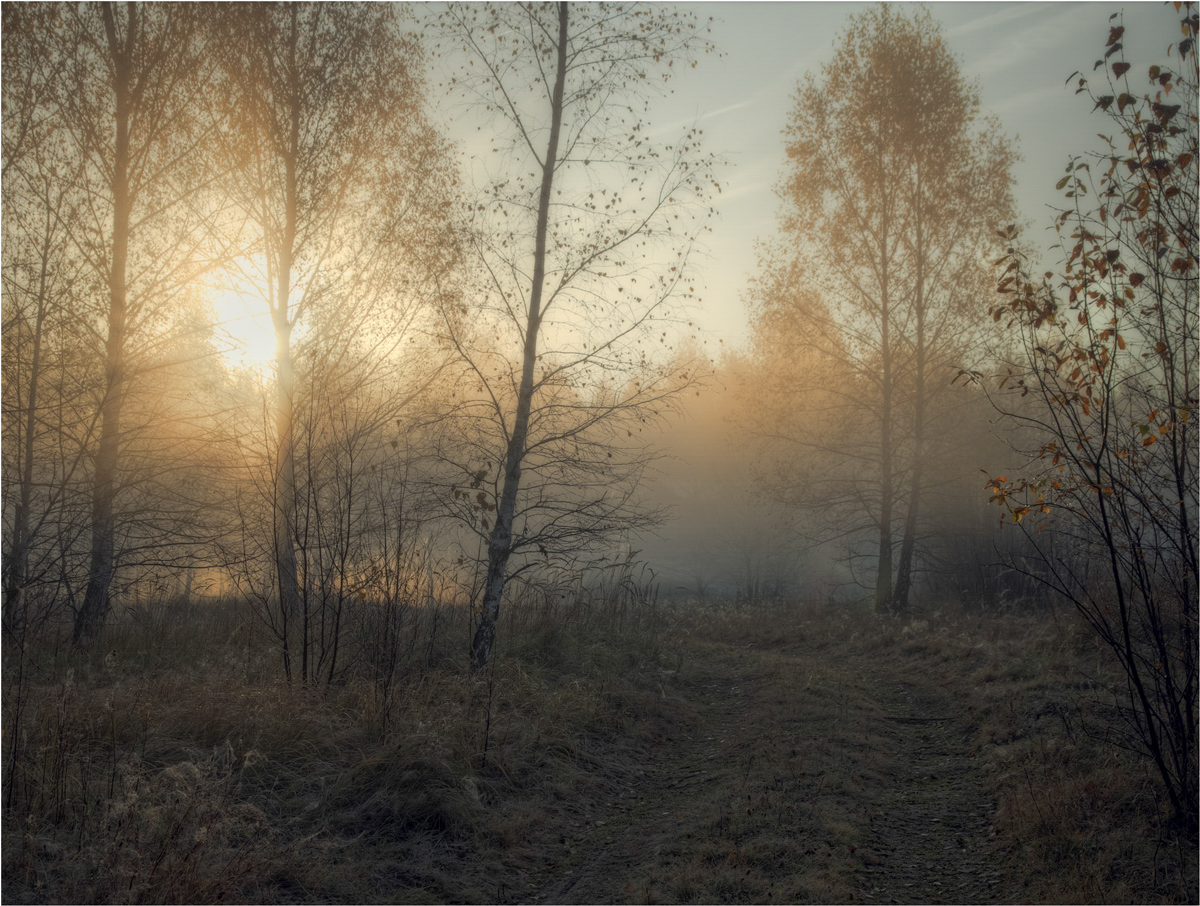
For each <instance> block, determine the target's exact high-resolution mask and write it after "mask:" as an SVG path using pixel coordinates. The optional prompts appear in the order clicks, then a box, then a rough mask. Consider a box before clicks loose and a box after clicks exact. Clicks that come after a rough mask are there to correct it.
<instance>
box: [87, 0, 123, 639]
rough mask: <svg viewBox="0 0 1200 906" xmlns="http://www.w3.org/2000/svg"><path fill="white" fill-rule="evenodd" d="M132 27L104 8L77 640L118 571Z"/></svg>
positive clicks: (94, 619) (104, 603)
mask: <svg viewBox="0 0 1200 906" xmlns="http://www.w3.org/2000/svg"><path fill="white" fill-rule="evenodd" d="M127 9H128V16H129V22H128V30H127V32H126V35H125V44H124V46H121V44H120V37H119V35H118V34H117V27H116V23H115V21H114V19H113V8H112V6H111V5H109V4H105V5H103V6H102V7H101V15H102V17H103V20H104V31H105V34H106V36H107V38H108V45H109V49H110V52H111V53H112V62H113V87H114V92H115V94H116V117H115V119H116V122H115V128H116V137H115V147H114V155H113V171H112V190H113V233H112V265H111V269H110V271H109V278H108V293H109V311H108V339H107V342H106V343H105V363H104V371H105V394H104V399H103V401H102V403H101V408H100V444H99V447H98V448H97V450H96V460H95V472H94V475H93V483H92V550H91V563H90V567H89V570H88V584H87V591H86V592H85V593H84V598H83V605H82V606H81V607H80V609H79V612H78V613H77V614H76V616H75V629H74V634H73V638H74V641H75V644H77V645H79V644H84V643H86V642H89V641H91V640H92V639H94V638H95V637H96V636H97V635H99V633H100V631H101V630H102V629H103V628H104V620H105V618H106V617H107V616H108V609H109V586H110V585H111V583H112V578H113V571H114V538H113V536H114V523H113V509H114V499H115V497H116V473H117V462H118V458H119V455H120V438H121V406H122V403H123V402H124V393H125V386H124V384H125V319H126V285H125V268H126V263H127V260H128V256H129V233H130V221H131V198H130V186H129V119H130V93H131V92H130V89H131V81H132V66H133V57H134V50H135V48H136V47H137V42H138V40H139V35H138V10H137V6H136V5H135V4H132V3H131V4H129V5H128V7H127Z"/></svg>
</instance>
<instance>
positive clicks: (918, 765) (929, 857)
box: [865, 668, 1018, 903]
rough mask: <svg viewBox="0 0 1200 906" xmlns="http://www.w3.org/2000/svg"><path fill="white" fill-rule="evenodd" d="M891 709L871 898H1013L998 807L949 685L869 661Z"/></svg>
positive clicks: (876, 813) (875, 813)
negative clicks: (995, 838) (997, 835)
mask: <svg viewBox="0 0 1200 906" xmlns="http://www.w3.org/2000/svg"><path fill="white" fill-rule="evenodd" d="M865 669H866V670H867V671H868V672H867V674H866V675H867V676H868V677H869V681H868V682H869V684H870V685H871V686H872V687H873V688H874V690H875V695H876V696H877V701H879V702H880V704H881V705H882V706H883V708H884V710H885V711H887V712H888V714H887V716H886V717H885V718H884V719H885V720H886V721H887V722H888V723H890V724H891V726H890V727H886V726H885V727H882V728H881V730H880V733H881V735H884V736H885V737H886V738H887V739H888V741H889V743H890V745H889V751H890V753H891V756H892V765H891V770H890V771H889V773H888V780H889V783H888V785H887V788H886V789H884V790H882V791H881V792H880V794H879V795H878V796H877V798H876V799H875V801H874V805H875V808H874V809H873V810H872V816H871V817H872V820H871V845H872V847H873V849H874V851H875V853H876V854H877V857H878V858H879V860H880V861H879V863H878V864H875V865H869V866H867V884H868V885H869V889H868V891H867V892H866V896H867V897H868V898H870V899H876V900H880V901H883V902H901V903H903V902H921V903H991V902H1001V901H1011V900H1013V899H1014V898H1018V895H1017V892H1016V891H1013V890H1011V889H1009V885H1008V884H1007V883H1006V876H1005V872H1004V870H1003V867H1002V861H1000V860H999V859H998V854H997V853H996V852H995V850H994V847H993V845H992V831H991V817H992V812H993V811H994V806H993V803H992V801H991V793H990V789H989V785H988V783H987V781H986V779H985V778H984V776H983V774H982V772H981V770H980V769H979V767H978V765H977V763H976V760H975V759H974V757H973V756H972V754H971V751H970V734H971V731H970V725H969V718H968V716H966V715H962V714H960V713H957V712H956V709H955V702H954V700H953V697H952V696H951V695H950V694H949V693H947V692H946V691H945V690H938V689H933V688H929V687H922V686H920V685H918V684H916V683H913V682H908V681H905V680H900V679H898V678H897V677H896V676H894V675H892V674H890V673H888V672H886V671H881V670H879V669H878V668H876V669H871V668H865Z"/></svg>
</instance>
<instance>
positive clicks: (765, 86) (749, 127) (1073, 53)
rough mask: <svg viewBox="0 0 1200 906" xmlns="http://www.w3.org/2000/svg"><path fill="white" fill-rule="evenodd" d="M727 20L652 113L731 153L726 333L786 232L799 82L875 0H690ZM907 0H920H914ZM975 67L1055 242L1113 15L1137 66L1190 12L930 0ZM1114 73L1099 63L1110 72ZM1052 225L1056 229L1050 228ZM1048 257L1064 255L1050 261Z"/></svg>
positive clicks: (709, 286) (721, 227)
mask: <svg viewBox="0 0 1200 906" xmlns="http://www.w3.org/2000/svg"><path fill="white" fill-rule="evenodd" d="M683 5H684V6H690V7H692V8H693V9H695V10H696V12H697V13H699V14H701V15H703V16H705V17H708V16H712V17H713V18H714V19H715V20H716V21H715V22H714V25H713V30H712V40H713V42H714V43H715V44H716V45H717V47H718V49H719V50H720V51H721V52H722V54H723V55H722V56H721V57H720V58H719V59H714V58H711V57H709V58H705V59H703V60H701V62H700V65H699V66H697V67H696V68H695V69H693V70H690V71H687V72H685V73H684V74H683V75H682V76H680V77H678V78H677V79H675V80H674V81H673V82H672V83H671V87H672V88H673V89H674V94H672V95H670V96H669V97H665V98H664V99H662V100H661V101H660V102H658V105H657V106H656V108H655V110H654V113H653V116H654V117H655V121H656V122H663V123H664V124H665V125H664V131H665V126H670V125H676V124H677V125H679V126H682V125H683V124H690V123H692V122H698V123H699V124H700V125H701V127H702V128H703V129H704V130H705V136H706V138H707V139H708V150H710V151H713V152H716V153H719V154H721V155H723V156H724V157H725V159H726V160H727V162H728V163H727V165H726V166H725V167H724V172H723V173H722V178H721V183H722V186H723V188H724V191H723V193H722V195H721V196H720V197H719V203H718V211H719V215H720V216H719V218H718V220H717V222H716V223H715V224H714V226H713V232H712V234H711V235H710V236H709V237H708V238H707V240H706V245H707V256H706V258H705V260H702V261H701V262H700V272H701V275H702V281H703V285H704V286H705V293H704V302H703V308H702V310H701V311H699V312H697V313H696V315H697V320H698V321H699V322H700V324H701V325H702V327H704V328H705V329H706V330H707V331H708V333H709V335H710V336H717V337H721V338H723V339H724V341H725V343H726V344H736V343H740V342H741V341H743V340H744V339H746V337H747V335H748V321H747V317H746V312H745V304H744V301H743V294H744V289H745V287H746V285H747V282H748V280H749V278H750V276H751V275H752V274H753V272H754V269H755V266H756V262H757V255H756V252H755V243H756V241H758V240H765V239H770V238H771V237H772V236H773V235H774V231H775V222H776V215H777V212H778V208H779V205H778V198H777V196H776V195H775V193H774V186H775V184H776V183H777V182H778V180H779V178H780V175H781V173H782V172H783V168H784V166H785V163H786V155H785V153H784V138H783V135H782V130H783V128H784V126H785V124H786V123H787V119H788V116H789V112H790V109H791V105H792V103H793V100H794V97H795V93H796V88H797V85H798V84H799V83H800V81H801V79H802V78H803V77H804V76H805V74H806V73H809V72H812V73H814V74H816V73H819V69H820V67H821V65H822V64H824V63H827V62H828V61H829V60H830V59H831V58H832V56H833V51H834V46H835V43H836V42H837V40H838V37H839V35H840V34H841V33H842V32H843V30H844V29H845V27H846V24H847V20H848V18H849V17H850V16H851V15H853V14H854V13H856V12H859V11H861V10H862V9H864V8H866V6H868V4H863V3H796V2H772V3H764V2H736V3H731V2H716V3H695V4H683ZM903 5H908V4H903ZM926 7H927V8H928V9H929V11H930V12H931V13H932V15H933V17H934V19H935V20H937V21H939V22H940V23H941V24H942V27H943V34H944V36H945V38H946V40H947V43H948V44H949V47H950V49H951V51H952V52H953V53H954V55H955V56H956V57H957V58H958V60H959V63H960V66H961V67H962V71H963V72H964V74H965V75H966V76H967V77H968V78H969V79H973V80H977V84H978V89H979V93H980V98H981V102H982V107H983V112H984V113H985V114H991V115H994V116H996V117H997V118H998V119H999V120H1000V124H1001V128H1002V131H1003V132H1004V134H1006V135H1007V136H1009V137H1010V138H1015V139H1017V149H1018V151H1019V152H1020V153H1021V155H1022V160H1021V161H1020V162H1019V163H1018V164H1017V166H1016V168H1015V173H1014V175H1015V178H1016V198H1017V204H1018V208H1019V210H1020V213H1021V216H1022V218H1023V220H1026V221H1028V222H1029V223H1030V224H1031V225H1032V232H1031V233H1030V235H1031V236H1034V237H1035V240H1036V241H1037V242H1039V243H1041V244H1044V245H1046V244H1049V242H1050V240H1051V238H1052V235H1051V234H1049V233H1046V232H1044V231H1043V230H1044V227H1046V226H1047V225H1048V223H1049V222H1050V220H1051V215H1050V214H1049V213H1048V209H1047V204H1049V203H1053V202H1054V200H1055V196H1056V193H1055V192H1054V184H1055V182H1057V181H1058V179H1059V177H1060V176H1061V175H1062V174H1063V171H1064V168H1065V167H1066V165H1067V160H1068V158H1069V157H1070V155H1072V154H1079V153H1083V152H1086V151H1089V150H1095V149H1096V148H1097V147H1099V145H1100V142H1099V139H1098V138H1097V135H1096V134H1097V132H1099V131H1103V130H1104V129H1105V126H1106V124H1105V122H1104V120H1103V118H1102V117H1101V115H1100V114H1099V113H1098V112H1097V113H1096V114H1095V115H1091V114H1090V108H1091V106H1092V105H1091V104H1090V103H1089V102H1088V101H1087V100H1086V99H1085V98H1084V97H1082V96H1079V97H1077V96H1075V94H1074V90H1075V86H1076V82H1075V80H1072V81H1071V84H1070V85H1067V84H1065V83H1066V80H1067V77H1068V76H1069V75H1070V74H1071V73H1072V72H1074V71H1076V70H1080V71H1082V72H1083V74H1085V75H1091V73H1092V66H1093V64H1094V63H1095V61H1096V60H1097V59H1099V57H1100V56H1101V55H1102V53H1103V50H1104V46H1105V42H1106V40H1107V37H1108V29H1109V25H1110V23H1109V21H1108V18H1109V16H1110V15H1111V14H1113V13H1116V12H1120V11H1122V9H1123V10H1124V17H1125V18H1124V21H1125V26H1126V36H1125V37H1126V41H1125V45H1126V59H1127V60H1128V61H1129V62H1130V63H1133V64H1134V70H1133V72H1131V76H1132V75H1134V74H1136V73H1137V72H1138V70H1139V69H1140V70H1141V71H1142V72H1144V70H1145V67H1146V66H1148V65H1149V64H1151V63H1154V62H1163V56H1164V53H1163V51H1164V49H1165V44H1166V43H1167V42H1169V41H1171V40H1176V39H1177V37H1178V17H1177V16H1176V14H1175V12H1174V10H1173V9H1172V8H1171V7H1170V6H1169V5H1167V6H1164V4H1161V3H1126V4H1124V5H1121V4H1118V3H983V2H980V3H930V4H926ZM1101 74H1102V72H1101V71H1098V72H1097V73H1096V75H1097V77H1099V76H1100V75H1101ZM1043 237H1044V238H1043ZM1046 263H1047V264H1051V263H1053V262H1052V261H1050V260H1047V261H1046Z"/></svg>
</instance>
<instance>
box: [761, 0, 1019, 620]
mask: <svg viewBox="0 0 1200 906" xmlns="http://www.w3.org/2000/svg"><path fill="white" fill-rule="evenodd" d="M978 106H979V99H978V94H977V92H976V90H975V89H974V88H973V87H972V86H970V85H969V84H968V83H967V82H966V81H965V80H964V78H963V77H962V75H961V73H960V71H959V67H958V64H957V62H956V61H955V60H954V58H953V57H952V56H951V54H950V52H949V51H948V49H947V48H946V46H945V44H944V42H943V40H942V37H941V35H940V34H939V32H938V29H937V27H936V25H935V24H934V22H933V20H932V19H931V18H930V16H929V14H928V13H921V14H917V15H916V16H914V17H913V18H911V19H910V18H907V17H906V16H905V15H904V14H903V13H900V12H897V11H895V10H894V9H893V8H891V7H886V6H881V7H877V8H872V9H871V10H868V11H867V12H865V13H863V14H861V15H859V16H856V17H853V18H852V19H851V21H850V25H849V27H848V28H847V31H846V33H845V36H844V38H843V39H842V41H841V44H840V46H839V47H838V49H837V53H836V55H835V57H834V59H833V61H832V62H831V63H829V64H828V65H826V66H825V67H823V69H822V72H821V76H820V79H817V78H815V77H813V76H810V77H809V78H808V80H807V81H806V82H805V83H804V84H803V86H802V87H801V89H800V91H799V93H798V96H797V103H796V107H795V109H794V111H793V114H792V118H791V120H790V122H789V124H788V127H787V129H786V134H787V135H788V137H789V139H790V144H789V146H788V156H789V157H790V158H791V161H792V163H791V164H790V166H789V169H788V171H787V174H786V176H785V180H784V182H783V184H782V186H781V188H780V195H781V197H782V199H783V201H784V205H785V207H784V214H783V217H782V229H783V232H784V235H785V236H786V244H785V243H780V244H779V245H777V246H775V247H774V248H772V249H769V250H768V252H767V255H766V259H767V262H766V268H767V271H768V273H767V276H766V277H765V278H764V279H763V280H762V281H761V282H760V283H759V284H758V287H757V289H756V295H755V297H754V298H753V303H754V305H755V306H756V312H755V317H756V318H758V319H759V320H762V319H765V318H772V317H777V316H778V317H780V318H782V319H784V320H787V319H793V320H796V319H798V320H799V321H802V322H803V325H802V326H801V328H800V332H799V334H797V335H801V336H804V337H805V338H806V342H807V343H809V344H811V345H812V346H813V353H814V354H816V355H819V356H821V357H823V358H824V359H825V360H827V361H830V362H834V363H836V367H837V368H838V369H839V370H840V371H841V372H842V373H843V374H845V375H848V376H850V378H851V379H850V380H849V381H848V382H846V381H843V382H842V383H841V384H840V385H839V384H835V385H833V386H832V392H833V393H834V394H835V395H838V396H840V397H841V400H842V403H841V405H840V407H839V408H838V409H837V418H838V419H839V420H840V423H841V424H842V425H843V427H844V426H845V425H846V424H849V423H857V424H858V426H859V429H860V430H859V432H858V433H857V435H856V436H854V437H852V438H848V441H849V444H850V445H849V446H842V447H840V449H838V450H837V451H835V452H834V454H833V455H835V456H837V457H840V458H841V459H842V461H843V462H845V461H847V460H855V461H857V462H858V463H859V464H860V466H861V467H862V469H866V470H868V471H869V473H870V474H871V475H872V476H873V477H872V479H871V485H872V486H871V487H868V486H866V485H864V484H862V483H861V482H860V483H858V485H857V487H856V488H855V489H854V490H853V491H852V493H853V494H854V495H855V496H856V497H858V498H859V506H860V512H863V513H865V514H868V518H869V521H870V523H871V525H872V526H873V529H872V530H873V533H874V537H875V544H874V551H875V559H876V568H875V571H874V573H875V577H874V583H873V584H874V599H875V605H876V607H877V608H878V609H879V610H881V611H887V610H893V611H902V610H904V609H905V607H906V606H907V601H908V594H909V589H910V586H911V582H912V572H913V560H914V551H915V546H916V540H917V535H918V528H919V526H920V521H921V506H922V501H923V499H924V493H923V492H924V490H925V488H926V483H927V481H928V476H927V474H926V472H925V463H926V460H927V458H928V456H929V453H930V441H931V439H932V438H931V435H932V430H931V429H932V424H931V418H932V416H933V414H934V411H935V402H936V400H937V398H938V396H939V395H940V394H941V393H943V392H944V391H945V390H946V389H947V388H948V387H949V385H950V383H951V380H952V378H953V377H954V375H955V373H956V369H957V368H958V367H959V366H960V365H961V363H962V362H963V361H966V360H967V359H968V356H969V355H970V349H971V339H970V338H971V337H972V335H973V334H974V333H975V332H976V331H975V327H974V325H975V323H976V322H977V320H978V311H979V309H980V308H981V307H982V305H983V301H982V300H983V299H984V296H985V286H986V274H985V271H984V267H983V260H982V259H983V257H984V256H985V255H986V253H987V251H988V249H989V248H990V247H991V246H992V245H994V243H995V236H994V233H993V232H992V231H990V230H989V229H988V224H989V223H993V224H994V223H999V222H1001V219H1002V218H1005V217H1006V216H1008V214H1009V213H1010V211H1011V199H1010V195H1009V185H1010V177H1009V165H1010V163H1011V160H1012V154H1011V152H1010V151H1009V149H1008V147H1007V145H1006V143H1005V141H1004V140H1003V139H1002V138H1000V137H999V136H998V134H997V133H996V131H995V125H994V124H993V123H990V122H986V121H983V122H981V121H980V119H979V115H978ZM762 336H764V337H766V338H767V340H768V342H771V338H770V335H769V334H768V333H763V334H762ZM828 396H829V392H828V391H827V392H824V393H822V394H820V400H819V402H818V406H819V407H821V406H826V407H827V406H828V404H829V401H828V399H826V397H828ZM801 405H803V403H801ZM827 440H828V437H827V436H822V437H819V438H817V439H816V440H815V443H817V444H822V443H825V442H826V441H827ZM862 469H860V471H862ZM864 474H866V473H864ZM897 523H899V526H898V525H897ZM898 528H899V539H897V529H898ZM897 541H899V548H898V550H897V549H896V545H897Z"/></svg>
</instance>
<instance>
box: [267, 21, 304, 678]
mask: <svg viewBox="0 0 1200 906" xmlns="http://www.w3.org/2000/svg"><path fill="white" fill-rule="evenodd" d="M290 40H291V45H290V51H291V60H290V63H291V68H292V72H293V73H294V72H295V67H296V43H297V41H298V25H297V12H296V9H295V7H293V8H292V30H291V35H290ZM290 126H291V129H290V133H289V136H288V150H287V160H286V161H285V169H286V177H285V185H284V193H285V194H284V206H285V208H286V210H285V212H284V228H283V235H282V236H281V237H280V243H279V260H278V263H277V266H278V268H279V273H278V274H276V281H277V282H276V295H275V306H274V309H273V310H272V312H271V316H272V317H271V320H272V324H273V326H274V328H275V440H276V446H275V476H274V479H275V481H274V489H273V490H274V495H275V501H274V503H275V507H274V509H275V513H274V521H275V537H274V539H273V540H274V545H275V581H276V590H277V593H278V595H279V621H280V622H279V630H280V641H281V643H282V646H283V669H284V673H285V674H286V676H287V678H288V680H289V681H290V680H291V679H292V657H293V654H294V652H293V651H292V649H291V641H292V636H293V634H294V632H295V630H296V625H295V624H296V622H297V620H298V619H300V617H301V615H300V583H299V580H298V578H297V571H296V547H295V533H294V529H295V524H296V437H295V412H294V401H295V392H296V369H295V362H294V360H293V356H292V323H293V321H292V313H291V310H290V307H289V306H290V293H291V285H292V258H293V255H294V252H295V243H296V228H297V227H296V224H297V218H298V211H299V203H300V202H299V195H298V187H297V173H296V168H297V165H298V159H299V156H300V94H299V91H298V90H293V95H292V98H291V124H290ZM264 214H265V212H264ZM263 222H264V223H269V222H270V221H269V220H268V219H267V218H266V217H265V216H264V220H263ZM304 622H307V621H304ZM301 628H304V627H301ZM307 654H308V651H307V645H306V644H305V643H304V641H303V640H301V651H300V656H301V665H300V676H301V680H302V681H305V682H306V681H307V680H308V664H307Z"/></svg>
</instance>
